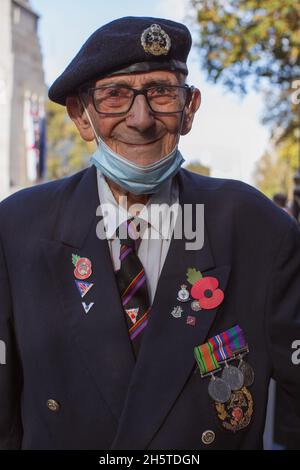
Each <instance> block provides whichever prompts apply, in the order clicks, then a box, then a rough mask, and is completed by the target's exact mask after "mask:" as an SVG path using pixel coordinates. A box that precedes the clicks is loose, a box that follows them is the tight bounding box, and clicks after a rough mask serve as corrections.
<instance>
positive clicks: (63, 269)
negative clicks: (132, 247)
mask: <svg viewBox="0 0 300 470" xmlns="http://www.w3.org/2000/svg"><path fill="white" fill-rule="evenodd" d="M98 206H99V198H98V191H97V180H96V171H95V168H94V167H91V168H89V169H88V170H87V171H86V172H85V173H84V176H83V177H82V179H81V181H80V182H79V183H78V185H77V187H76V188H75V191H74V192H73V193H72V194H70V195H68V198H67V201H66V204H65V206H64V207H63V208H62V210H61V213H60V214H59V217H58V221H57V224H56V225H57V229H56V234H55V238H56V239H55V240H45V239H44V240H41V243H42V247H43V251H44V255H45V258H46V260H47V263H48V265H49V268H50V271H51V274H52V278H53V281H54V282H55V284H56V287H57V292H58V296H59V298H60V305H61V310H62V315H63V319H64V321H66V324H67V325H68V326H69V331H70V334H71V336H72V340H73V341H74V344H75V345H76V349H77V350H78V352H79V354H80V356H81V359H82V360H83V361H84V363H85V365H86V367H87V369H88V370H89V372H90V374H91V376H92V377H93V379H94V382H95V384H96V386H97V387H98V390H99V393H100V394H101V395H102V398H103V399H104V401H105V402H106V403H107V405H108V406H109V408H110V409H111V412H112V414H113V416H114V417H115V420H116V422H117V421H118V419H119V417H120V414H121V411H122V408H123V405H124V399H125V396H126V392H127V388H128V384H129V381H130V377H131V374H132V370H133V368H134V365H135V359H134V355H133V352H132V348H131V344H130V340H129V336H128V331H127V326H126V322H125V318H124V314H123V311H122V307H121V303H120V300H119V295H118V291H117V287H116V283H115V276H114V272H113V267H112V263H111V258H110V253H109V247H108V243H107V241H106V240H100V239H99V238H98V237H97V235H96V226H97V223H99V217H97V216H96V209H97V207H98ZM73 254H75V255H78V256H80V257H85V258H88V259H89V260H90V261H91V263H92V274H91V276H90V277H89V278H88V279H86V280H85V282H89V283H92V284H93V286H92V288H91V289H90V290H89V291H88V293H87V294H86V295H85V296H84V297H83V298H81V295H80V292H79V290H78V288H77V286H76V283H75V279H76V278H75V276H74V268H75V267H74V265H73V264H72V255H73ZM82 302H85V304H86V306H90V310H89V311H88V313H86V312H85V310H84V307H83V305H82ZM92 304H93V305H92Z"/></svg>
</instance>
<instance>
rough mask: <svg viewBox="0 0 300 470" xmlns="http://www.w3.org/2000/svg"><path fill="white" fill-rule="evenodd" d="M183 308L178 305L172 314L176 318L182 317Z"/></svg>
mask: <svg viewBox="0 0 300 470" xmlns="http://www.w3.org/2000/svg"><path fill="white" fill-rule="evenodd" d="M182 313H183V310H182V308H181V307H180V306H179V305H178V306H177V307H174V308H173V310H172V312H171V315H173V317H174V318H180V317H181V316H182Z"/></svg>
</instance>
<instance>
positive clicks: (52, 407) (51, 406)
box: [47, 400, 60, 411]
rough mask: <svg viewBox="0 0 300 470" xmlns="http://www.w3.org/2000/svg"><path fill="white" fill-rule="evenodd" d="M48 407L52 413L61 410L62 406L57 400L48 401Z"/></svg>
mask: <svg viewBox="0 0 300 470" xmlns="http://www.w3.org/2000/svg"><path fill="white" fill-rule="evenodd" d="M47 406H48V408H49V410H51V411H58V410H59V409H60V404H59V403H58V402H57V401H55V400H47Z"/></svg>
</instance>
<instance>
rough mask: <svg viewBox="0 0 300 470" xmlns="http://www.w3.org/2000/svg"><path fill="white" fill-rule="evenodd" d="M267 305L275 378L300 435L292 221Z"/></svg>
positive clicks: (297, 277)
mask: <svg viewBox="0 0 300 470" xmlns="http://www.w3.org/2000/svg"><path fill="white" fill-rule="evenodd" d="M273 263H274V264H273V270H272V274H271V278H270V283H269V289H268V296H267V308H266V318H265V320H266V325H265V326H266V330H265V331H266V341H267V344H268V349H269V352H270V357H271V362H272V368H273V378H274V379H275V380H276V381H277V382H278V383H279V385H280V386H281V387H282V389H283V390H284V391H285V396H286V400H287V401H288V402H287V403H286V410H292V413H293V425H292V427H293V429H291V431H292V432H294V433H295V437H296V438H297V439H299V438H300V364H297V361H295V360H293V358H294V357H295V354H294V353H295V349H293V345H294V344H295V341H299V340H300V230H299V227H298V225H297V224H296V223H295V222H294V220H291V222H290V225H288V229H287V231H286V233H285V234H284V236H283V239H282V241H281V245H280V248H279V251H278V253H277V256H276V257H275V259H274V262H273ZM299 356H300V355H299Z"/></svg>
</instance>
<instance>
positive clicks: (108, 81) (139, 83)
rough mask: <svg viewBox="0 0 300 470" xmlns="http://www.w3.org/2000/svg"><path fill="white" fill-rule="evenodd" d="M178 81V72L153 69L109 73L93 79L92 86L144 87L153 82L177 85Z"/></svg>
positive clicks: (179, 78)
mask: <svg viewBox="0 0 300 470" xmlns="http://www.w3.org/2000/svg"><path fill="white" fill-rule="evenodd" d="M183 80H184V78H183ZM180 82H181V76H180V74H179V73H178V72H171V71H168V70H155V71H151V72H146V73H145V72H143V73H130V74H129V73H126V74H125V73H122V74H114V75H110V76H107V77H105V78H101V79H99V80H95V83H94V86H95V87H99V86H104V85H127V86H132V87H144V86H151V85H154V84H166V85H178V83H180Z"/></svg>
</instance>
